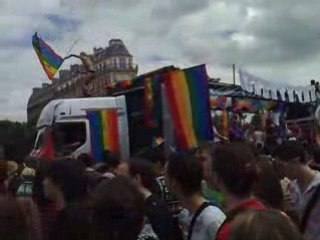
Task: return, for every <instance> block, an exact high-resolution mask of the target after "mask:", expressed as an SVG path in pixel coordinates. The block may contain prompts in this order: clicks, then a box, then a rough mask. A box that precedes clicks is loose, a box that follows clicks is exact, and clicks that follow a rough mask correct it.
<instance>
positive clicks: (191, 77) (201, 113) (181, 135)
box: [164, 65, 213, 150]
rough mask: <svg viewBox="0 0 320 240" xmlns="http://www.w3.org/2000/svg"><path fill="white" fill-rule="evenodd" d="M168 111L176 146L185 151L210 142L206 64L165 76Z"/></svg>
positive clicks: (210, 125) (210, 127)
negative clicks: (174, 132)
mask: <svg viewBox="0 0 320 240" xmlns="http://www.w3.org/2000/svg"><path fill="white" fill-rule="evenodd" d="M165 75H166V76H165V79H164V83H165V89H166V96H167V100H168V106H169V111H170V114H171V117H172V120H173V124H174V129H175V131H176V140H177V147H178V148H179V149H181V150H187V149H190V148H194V147H197V146H199V145H200V144H201V143H204V142H207V141H212V140H213V130H212V122H211V112H210V100H209V99H210V98H209V86H208V77H207V72H206V68H205V65H200V66H196V67H192V68H188V69H184V70H173V71H170V72H168V73H165Z"/></svg>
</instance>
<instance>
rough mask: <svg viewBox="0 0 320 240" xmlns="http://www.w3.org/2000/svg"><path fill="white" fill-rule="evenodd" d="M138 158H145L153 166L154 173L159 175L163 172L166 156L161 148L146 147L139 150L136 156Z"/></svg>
mask: <svg viewBox="0 0 320 240" xmlns="http://www.w3.org/2000/svg"><path fill="white" fill-rule="evenodd" d="M136 157H137V158H140V159H146V160H148V161H149V162H150V163H152V164H153V165H154V166H155V168H156V169H155V170H156V174H157V175H161V174H162V172H163V168H164V165H165V163H166V158H165V155H164V152H163V151H162V149H158V148H157V149H150V148H146V149H143V150H142V151H140V152H139V153H138V154H137V156H136Z"/></svg>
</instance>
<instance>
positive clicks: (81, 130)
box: [53, 122, 86, 155]
mask: <svg viewBox="0 0 320 240" xmlns="http://www.w3.org/2000/svg"><path fill="white" fill-rule="evenodd" d="M53 142H54V147H55V152H56V153H57V154H58V155H67V154H71V153H72V152H74V151H75V150H76V149H78V148H79V147H81V146H82V145H83V144H84V143H85V142H86V124H85V122H62V123H61V122H60V123H56V124H55V125H54V128H53Z"/></svg>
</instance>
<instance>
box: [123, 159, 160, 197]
mask: <svg viewBox="0 0 320 240" xmlns="http://www.w3.org/2000/svg"><path fill="white" fill-rule="evenodd" d="M128 164H129V175H130V178H131V179H132V180H133V182H134V183H136V184H137V186H138V187H139V189H141V188H144V189H147V190H149V191H150V192H153V190H154V187H155V181H156V176H157V175H156V171H155V168H154V166H153V165H152V164H151V163H150V162H148V161H147V160H140V159H132V160H130V161H129V162H128Z"/></svg>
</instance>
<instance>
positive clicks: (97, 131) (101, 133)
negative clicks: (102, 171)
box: [87, 109, 120, 161]
mask: <svg viewBox="0 0 320 240" xmlns="http://www.w3.org/2000/svg"><path fill="white" fill-rule="evenodd" d="M87 118H88V120H89V125H90V133H91V136H90V137H91V153H92V157H93V159H94V160H96V161H102V160H103V152H104V151H109V152H113V153H119V151H120V144H119V126H118V113H117V109H104V110H87Z"/></svg>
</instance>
